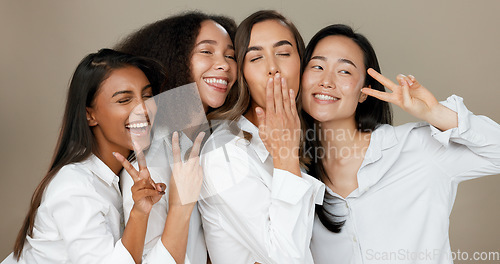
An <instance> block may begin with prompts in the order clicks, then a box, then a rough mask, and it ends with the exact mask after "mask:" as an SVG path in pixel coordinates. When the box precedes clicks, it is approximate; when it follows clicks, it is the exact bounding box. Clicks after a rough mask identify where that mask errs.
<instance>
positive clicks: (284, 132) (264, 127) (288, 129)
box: [255, 73, 301, 177]
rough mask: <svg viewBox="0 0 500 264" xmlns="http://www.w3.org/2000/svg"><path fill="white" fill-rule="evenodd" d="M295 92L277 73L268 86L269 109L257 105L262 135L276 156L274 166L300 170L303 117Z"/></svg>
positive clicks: (292, 171) (297, 173)
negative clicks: (301, 118) (298, 108)
mask: <svg viewBox="0 0 500 264" xmlns="http://www.w3.org/2000/svg"><path fill="white" fill-rule="evenodd" d="M295 96H296V95H295V92H294V91H293V90H292V89H288V86H287V83H286V80H285V79H284V78H281V77H280V75H279V73H277V74H276V75H275V76H274V78H269V80H268V82H267V86H266V110H265V111H264V109H262V108H261V107H256V108H255V112H256V114H257V121H258V127H259V136H260V138H261V139H262V141H263V142H264V145H265V146H266V149H267V151H269V153H270V154H271V157H272V158H273V163H274V168H276V169H281V170H286V171H289V172H291V173H293V174H295V175H297V176H299V177H300V176H301V174H300V165H299V145H300V133H301V130H300V119H299V116H298V113H297V106H296V105H295Z"/></svg>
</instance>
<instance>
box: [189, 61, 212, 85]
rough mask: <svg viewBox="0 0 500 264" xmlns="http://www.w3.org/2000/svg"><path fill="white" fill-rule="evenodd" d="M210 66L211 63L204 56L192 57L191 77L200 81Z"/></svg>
mask: <svg viewBox="0 0 500 264" xmlns="http://www.w3.org/2000/svg"><path fill="white" fill-rule="evenodd" d="M209 68H210V63H209V62H208V61H207V59H206V58H203V57H202V56H193V57H192V58H191V78H192V79H193V80H194V81H195V82H198V81H199V80H201V78H202V76H203V73H205V72H206V71H207V70H208V69H209Z"/></svg>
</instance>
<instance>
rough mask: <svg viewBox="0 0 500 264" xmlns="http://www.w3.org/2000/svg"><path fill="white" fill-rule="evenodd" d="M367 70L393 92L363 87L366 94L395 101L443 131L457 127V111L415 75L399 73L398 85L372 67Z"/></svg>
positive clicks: (390, 101) (410, 112)
mask: <svg viewBox="0 0 500 264" xmlns="http://www.w3.org/2000/svg"><path fill="white" fill-rule="evenodd" d="M367 72H368V74H370V76H372V77H373V78H374V79H375V80H377V81H378V82H379V83H381V84H382V85H384V86H385V87H386V88H387V89H389V90H391V91H392V93H387V92H382V91H378V90H374V89H371V88H363V89H362V90H361V91H362V92H363V93H364V94H367V95H370V96H373V97H375V98H378V99H380V100H382V101H386V102H389V103H393V104H395V105H397V106H399V107H401V109H403V110H404V111H406V112H407V113H409V114H411V115H413V116H414V117H416V118H419V119H422V120H425V121H427V122H428V123H430V124H431V125H433V126H435V127H437V128H439V129H441V130H443V131H444V130H448V129H451V128H454V127H457V125H458V121H457V113H455V112H453V111H452V110H450V109H448V108H446V107H445V106H443V105H441V104H440V103H439V102H438V100H437V99H436V97H434V95H433V94H432V93H431V92H430V91H429V90H427V89H426V88H425V87H424V86H422V85H421V84H420V83H419V82H418V81H417V79H416V78H415V77H414V76H412V75H409V76H405V75H402V74H400V75H398V76H397V77H396V79H397V80H398V83H399V85H397V84H395V83H393V82H392V81H391V80H389V79H388V78H386V77H385V76H383V75H382V74H380V73H378V72H376V71H375V70H374V69H372V68H370V69H368V70H367Z"/></svg>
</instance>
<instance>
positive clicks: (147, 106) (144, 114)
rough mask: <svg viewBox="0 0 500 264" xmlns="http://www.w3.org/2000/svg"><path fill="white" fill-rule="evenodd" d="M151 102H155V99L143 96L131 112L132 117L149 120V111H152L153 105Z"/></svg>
mask: <svg viewBox="0 0 500 264" xmlns="http://www.w3.org/2000/svg"><path fill="white" fill-rule="evenodd" d="M149 100H151V101H149ZM151 103H154V100H153V99H152V98H151V99H147V100H144V99H142V98H141V99H140V100H139V101H138V102H137V104H136V105H135V106H134V108H133V109H132V112H131V113H130V118H131V119H137V120H142V119H143V118H146V119H147V120H149V113H150V112H151V107H152V106H151Z"/></svg>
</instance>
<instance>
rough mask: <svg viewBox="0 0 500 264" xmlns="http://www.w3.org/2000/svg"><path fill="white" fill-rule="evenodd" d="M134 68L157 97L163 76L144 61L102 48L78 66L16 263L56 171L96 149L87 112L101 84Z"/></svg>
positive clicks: (18, 245)
mask: <svg viewBox="0 0 500 264" xmlns="http://www.w3.org/2000/svg"><path fill="white" fill-rule="evenodd" d="M129 66H132V67H137V68H139V69H140V70H141V71H142V72H144V74H145V75H146V77H147V78H148V80H149V82H150V84H151V86H152V89H153V94H155V95H156V94H158V92H159V91H160V89H161V87H162V85H163V82H164V80H165V74H164V71H163V69H162V66H161V65H160V64H159V63H157V62H155V61H153V60H151V59H147V58H142V57H136V56H132V55H129V54H126V53H122V52H117V51H114V50H111V49H101V50H99V51H98V52H97V53H92V54H89V55H87V56H86V57H85V58H84V59H83V60H82V61H81V62H80V63H79V64H78V66H77V68H76V70H75V73H74V74H73V77H72V79H71V83H70V85H69V91H68V96H67V102H66V109H65V111H64V117H63V121H62V127H61V130H60V133H59V138H58V140H57V145H56V150H55V153H54V156H53V158H52V162H51V164H50V167H49V171H48V172H47V174H46V175H45V177H44V178H43V179H42V181H41V182H40V184H38V186H37V187H36V189H35V192H34V193H33V196H32V198H31V204H30V208H29V211H28V214H27V215H26V218H25V219H24V222H23V225H22V227H21V230H20V231H19V234H18V235H17V239H16V242H15V245H14V257H15V258H16V259H17V260H19V258H20V256H21V252H22V250H23V247H24V243H25V241H26V237H27V236H32V234H33V226H34V223H35V217H36V213H37V210H38V207H39V206H40V203H41V201H42V196H43V193H44V191H45V189H46V187H47V185H48V184H49V183H50V182H51V180H52V179H53V178H54V176H55V175H56V174H57V172H58V171H59V170H60V169H61V168H62V167H64V166H65V165H68V164H70V163H74V162H80V161H83V160H85V159H86V158H88V157H89V156H90V154H91V153H93V152H94V151H95V150H96V141H95V138H94V135H93V134H92V131H91V129H90V127H89V125H88V123H87V114H86V113H87V110H86V107H90V106H91V105H92V104H93V101H94V98H95V96H96V94H97V92H98V90H99V88H100V86H101V84H102V83H103V82H104V81H105V80H106V79H107V78H108V77H109V76H110V74H111V72H112V71H113V70H116V69H120V68H124V67H129Z"/></svg>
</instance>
